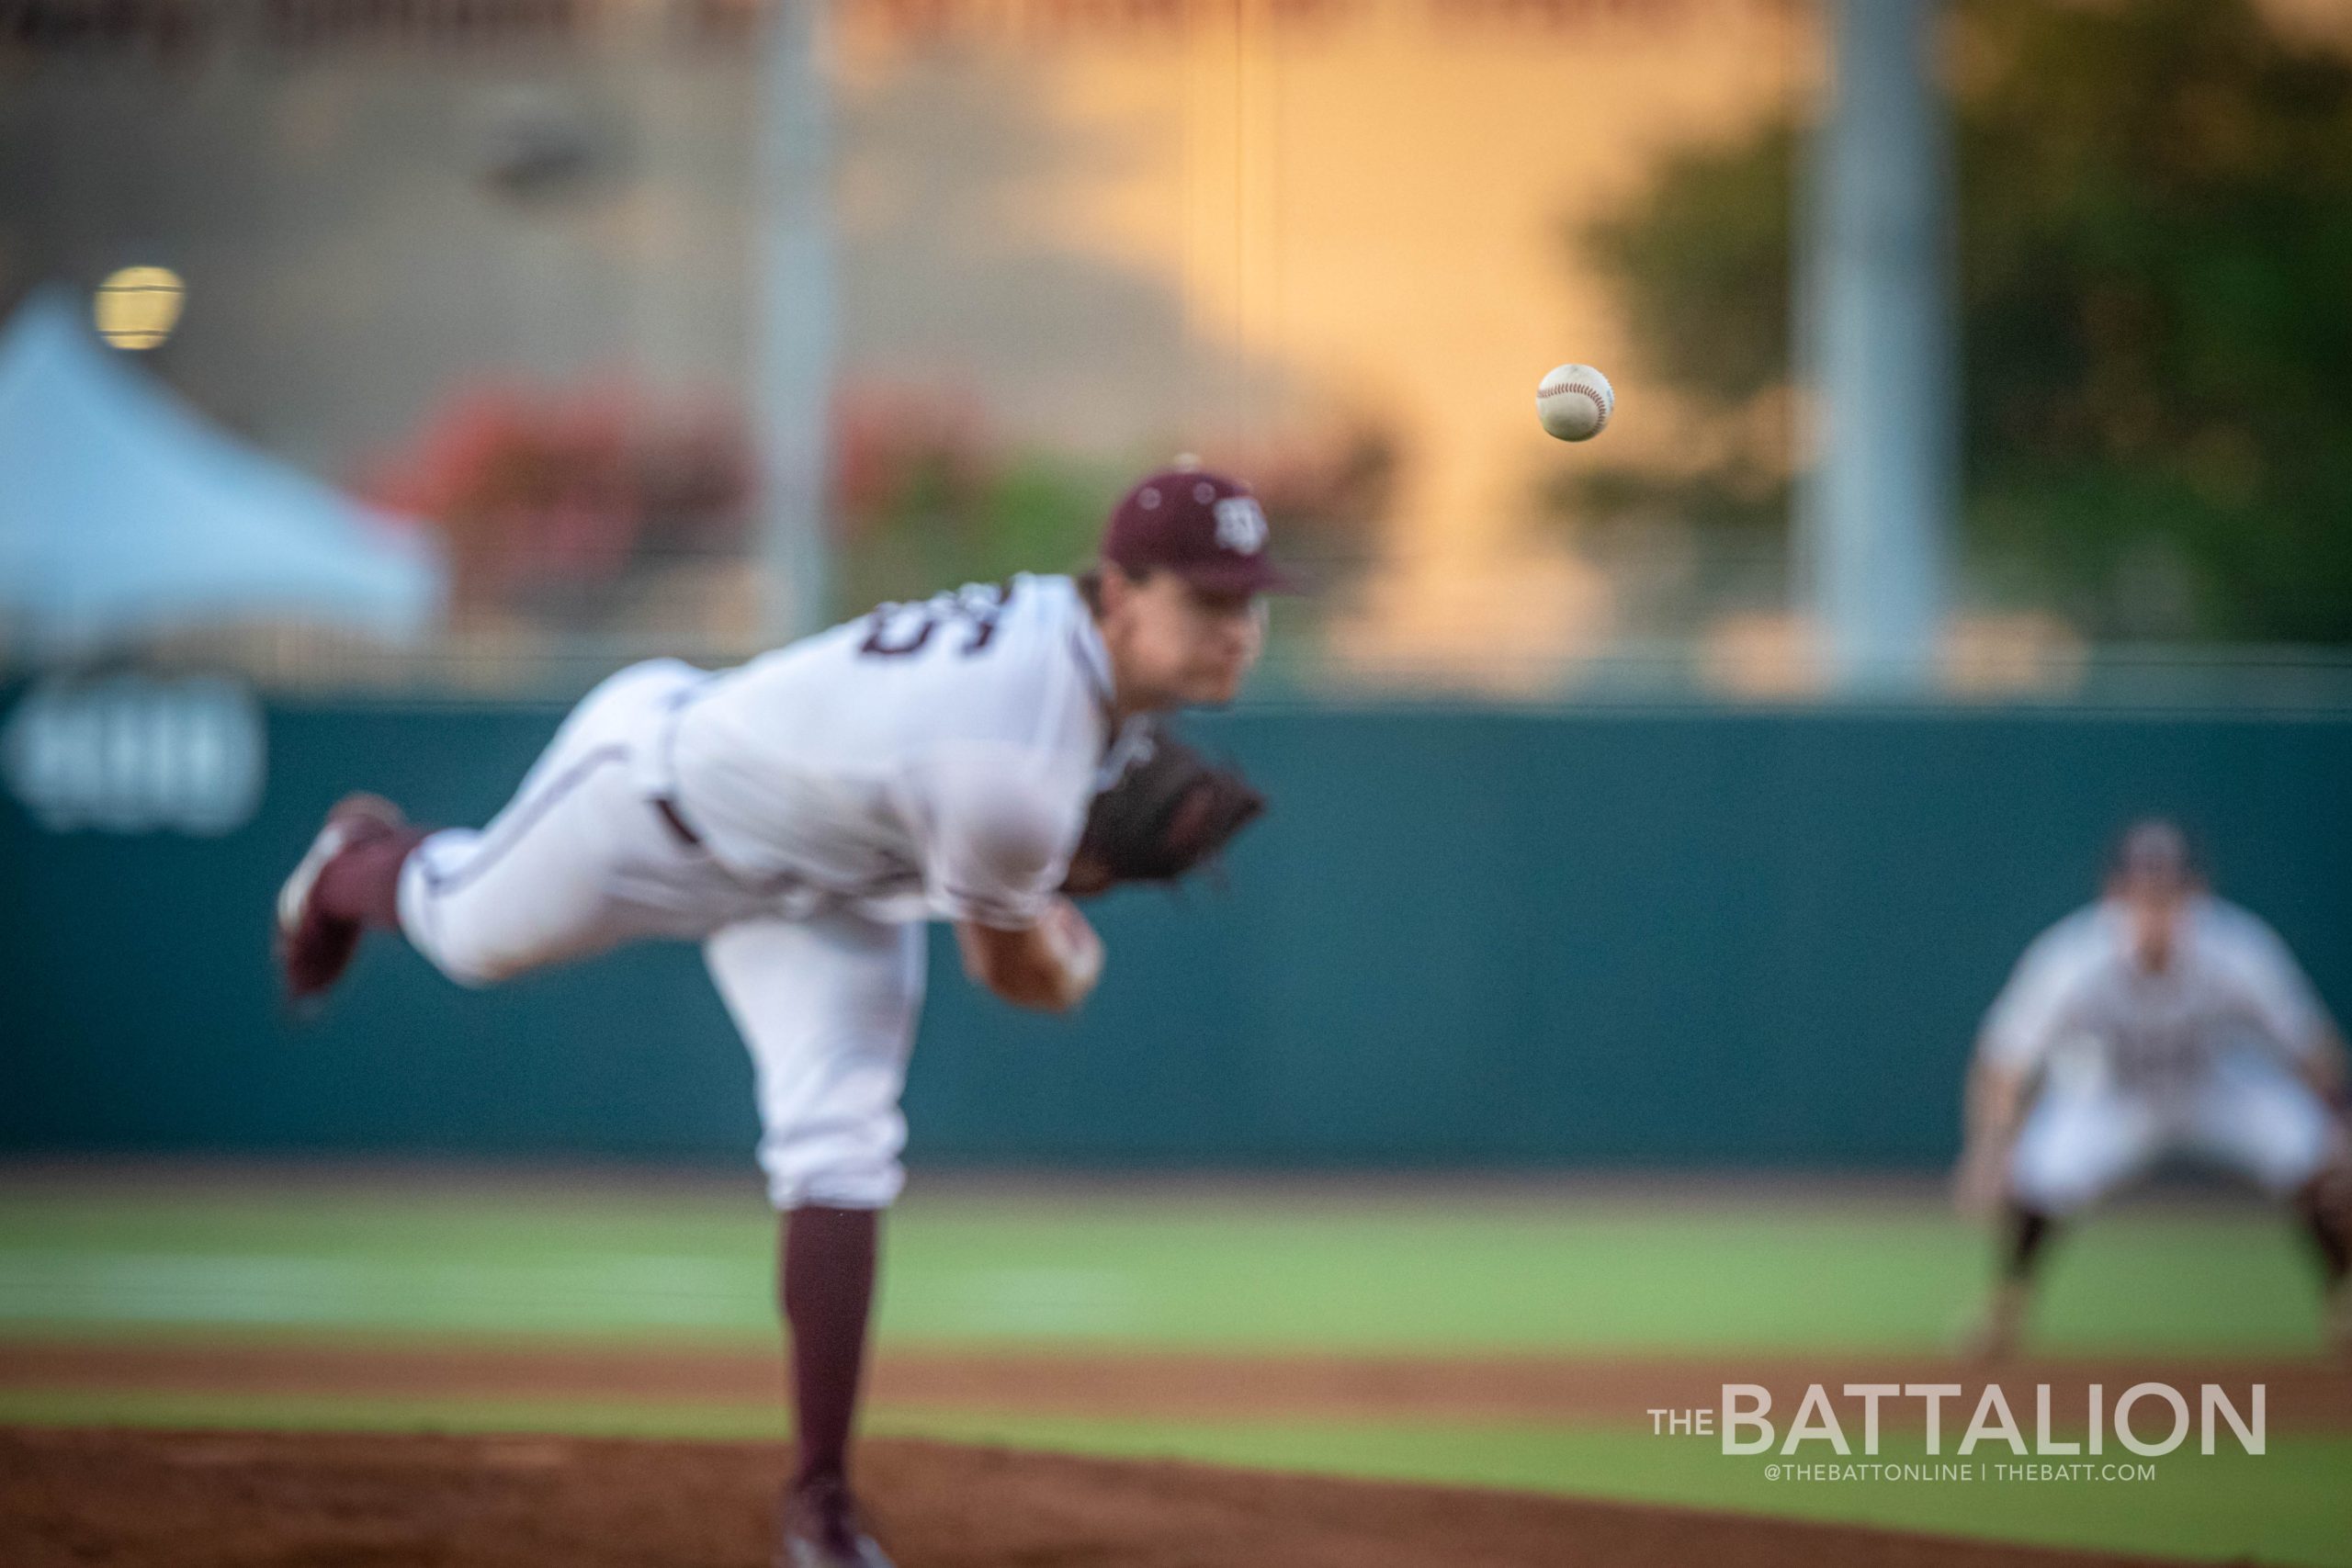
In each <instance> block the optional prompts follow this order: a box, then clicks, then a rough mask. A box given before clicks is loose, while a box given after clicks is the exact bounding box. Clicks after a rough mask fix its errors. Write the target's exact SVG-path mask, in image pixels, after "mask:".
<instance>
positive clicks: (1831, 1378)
mask: <svg viewBox="0 0 2352 1568" xmlns="http://www.w3.org/2000/svg"><path fill="white" fill-rule="evenodd" d="M1988 1377H1991V1378H1993V1379H1994V1380H1995V1381H1998V1382H2001V1383H2002V1384H2003V1385H2004V1389H2005V1392H2007V1393H2013V1394H2015V1393H2018V1392H2019V1391H2023V1395H2022V1396H2023V1397H2024V1398H2026V1399H2027V1400H2029V1401H2030V1399H2031V1397H2032V1395H2031V1390H2032V1388H2033V1385H2035V1384H2036V1383H2048V1384H2050V1385H2051V1395H2052V1408H2053V1410H2056V1411H2058V1412H2061V1413H2062V1416H2061V1419H2062V1421H2063V1420H2064V1414H2063V1413H2079V1412H2081V1411H2082V1410H2083V1409H2084V1408H2085V1393H2084V1389H2085V1385H2086V1384H2089V1383H2098V1384H2101V1385H2102V1386H2104V1388H2105V1389H2106V1390H2107V1397H2108V1398H2109V1400H2112V1399H2113V1398H2114V1397H2115V1396H2116V1395H2117V1394H2119V1393H2121V1392H2122V1391H2123V1390H2125V1389H2127V1388H2130V1387H2131V1385H2133V1384H2134V1383H2139V1382H2168V1383H2170V1384H2172V1385H2174V1386H2175V1387H2179V1388H2186V1389H2191V1390H2193V1389H2194V1388H2195V1387H2196V1386H2197V1385H2198V1384H2200V1383H2206V1382H2215V1383H2220V1384H2222V1385H2223V1387H2224V1388H2225V1389H2228V1390H2231V1391H2232V1392H2233V1397H2236V1396H2237V1395H2236V1391H2240V1390H2243V1389H2245V1387H2246V1386H2247V1385H2248V1384H2252V1383H2260V1384H2263V1385H2264V1387H2265V1389H2266V1390H2267V1413H2268V1420H2269V1426H2270V1429H2271V1430H2272V1431H2277V1432H2296V1431H2302V1432H2352V1363H2346V1362H2343V1361H2315V1360H2300V1361H2299V1360H2287V1359H2278V1360H2248V1359H2213V1358H2207V1359H2198V1358H2190V1357H2178V1358H2165V1359H2150V1358H2137V1359H2122V1358H2117V1359H2076V1360H2063V1361H2062V1360H2025V1361H2018V1362H2015V1363H2012V1364H2007V1365H2004V1366H2003V1367H2001V1368H2000V1369H1998V1371H1997V1372H1988V1371H1987V1370H1986V1369H1982V1368H1975V1367H1968V1366H1963V1365H1961V1364H1958V1363H1955V1362H1953V1361H1951V1360H1950V1359H1930V1358H1926V1357H1907V1358H1906V1357H1876V1358H1867V1357H1849V1358H1834V1359H1833V1358H1826V1357H1815V1358H1800V1359H1774V1358H1771V1357H1765V1356H1758V1357H1752V1358H1751V1357H1739V1358H1724V1359H1720V1360H1715V1361H1709V1360H1703V1359H1677V1360H1654V1361H1648V1360H1623V1359H1619V1360H1611V1359H1537V1358H1523V1359H1484V1360H1481V1359H1443V1360H1440V1359H1350V1358H1342V1357H1282V1358H1272V1357H1268V1358H1257V1357H1215V1356H1175V1355H1113V1354H1107V1353H1104V1354H1084V1353H1073V1352H1069V1351H1057V1352H1054V1353H1052V1354H1044V1353H1038V1354H1028V1355H1020V1354H1008V1353H992V1354H989V1355H985V1356H981V1355H964V1356H958V1355H947V1354H940V1353H937V1352H922V1353H914V1352H900V1351H886V1352H885V1353H884V1354H883V1355H882V1356H881V1357H880V1358H879V1359H878V1360H877V1363H876V1368H875V1375H874V1382H873V1385H872V1397H873V1400H874V1403H875V1404H877V1405H880V1406H889V1405H897V1406H900V1407H903V1408H910V1409H927V1410H986V1411H1001V1412H1008V1413H1021V1414H1034V1415H1057V1416H1122V1417H1132V1418H1137V1419H1143V1418H1170V1419H1213V1418H1216V1417H1220V1416H1232V1417H1264V1416H1289V1417H1301V1418H1309V1419H1312V1418H1356V1419H1365V1420H1378V1419H1394V1420H1464V1421H1476V1420H1539V1421H1540V1420H1595V1419H1598V1420H1610V1421H1627V1422H1638V1421H1641V1420H1643V1419H1645V1412H1647V1411H1649V1410H1652V1409H1657V1408H1659V1407H1670V1408H1675V1409H1695V1408H1704V1407H1707V1406H1711V1405H1714V1404H1718V1403H1719V1402H1720V1399H1721V1389H1722V1385H1723V1384H1724V1383H1727V1382H1744V1383H1760V1384H1762V1385H1764V1386H1765V1387H1766V1388H1767V1389H1769V1390H1770V1393H1771V1395H1772V1408H1773V1410H1775V1411H1781V1412H1786V1411H1793V1410H1794V1409H1795V1408H1796V1407H1797V1404H1799V1402H1800V1401H1801V1400H1802V1399H1803V1397H1804V1389H1805V1385H1806V1384H1808V1383H1812V1382H1818V1383H1821V1384H1823V1385H1824V1386H1825V1387H1826V1388H1828V1389H1829V1390H1830V1391H1831V1392H1832V1393H1835V1392H1836V1391H1837V1390H1838V1389H1839V1388H1841V1387H1842V1386H1843V1385H1844V1384H1846V1383H1849V1382H1853V1383H1866V1382H1877V1383H1925V1382H1949V1383H1958V1384H1959V1385H1961V1387H1962V1391H1963V1392H1962V1393H1961V1394H1960V1395H1958V1396H1955V1398H1954V1401H1953V1404H1954V1407H1955V1408H1957V1409H1960V1410H1963V1411H1964V1410H1967V1409H1970V1408H1973V1404H1974V1401H1975V1399H1976V1397H1977V1394H1978V1393H1979V1390H1980V1388H1981V1386H1982V1384H1983V1383H1984V1382H1986V1381H1987V1380H1988ZM0 1388H15V1389H47V1390H62V1391H107V1390H119V1389H140V1390H145V1391H149V1392H165V1393H220V1394H318V1395H328V1396H343V1397H392V1398H401V1397H416V1398H432V1397H459V1398H468V1399H481V1398H494V1399H594V1400H605V1401H609V1400H640V1401H660V1402H675V1403H681V1404H757V1405H763V1406H768V1407H780V1405H781V1402H782V1399H783V1395H784V1369H783V1359H782V1356H781V1355H780V1354H779V1353H778V1352H774V1351H770V1352H741V1351H699V1352H697V1351H681V1350H662V1351H648V1350H646V1349H643V1348H628V1349H612V1350H599V1349H585V1348H583V1349H568V1350H548V1349H545V1348H527V1349H526V1348H499V1349H481V1348H477V1349H447V1348H432V1349H406V1350H396V1349H385V1348H365V1349H362V1348H344V1347H324V1346H300V1345H293V1346H287V1345H257V1344H243V1345H235V1344H214V1345H205V1346H193V1345H189V1346H153V1345H120V1346H110V1345H104V1344H96V1345H85V1344H72V1343H50V1344H43V1343H10V1342H7V1341H5V1340H0ZM2027 1414H2028V1415H2030V1405H2029V1406H2028V1407H2027ZM1890 1418H1891V1419H1893V1420H1894V1421H1896V1422H1900V1421H1901V1420H1902V1419H1904V1415H1903V1413H1902V1410H1901V1408H1899V1407H1891V1408H1890Z"/></svg>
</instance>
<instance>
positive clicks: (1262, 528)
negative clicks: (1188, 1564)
mask: <svg viewBox="0 0 2352 1568" xmlns="http://www.w3.org/2000/svg"><path fill="white" fill-rule="evenodd" d="M1216 542H1217V546H1218V547H1219V548H1221V549H1227V550H1231V551H1232V552H1233V553H1234V554H1236V555H1243V556H1254V555H1256V554H1257V553H1258V552H1259V551H1260V550H1262V549H1264V548H1265V547H1266V513H1265V511H1264V509H1263V508H1262V507H1261V506H1260V505H1259V504H1258V498H1257V497H1256V496H1254V495H1228V496H1227V497H1226V498H1225V499H1224V500H1222V501H1220V502H1217V503H1216Z"/></svg>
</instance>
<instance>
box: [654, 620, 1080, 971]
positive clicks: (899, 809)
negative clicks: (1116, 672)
mask: <svg viewBox="0 0 2352 1568" xmlns="http://www.w3.org/2000/svg"><path fill="white" fill-rule="evenodd" d="M1113 740H1114V723H1113V718H1112V706H1111V671H1110V660H1109V657H1108V655H1107V654H1106V653H1105V651H1104V649H1103V642H1102V638H1101V637H1100V636H1099V635H1098V634H1097V633H1096V631H1095V627H1094V621H1093V616H1092V615H1091V613H1090V612H1089V610H1088V608H1087V605H1086V603H1085V601H1084V600H1083V598H1081V597H1080V593H1079V592H1078V588H1077V585H1076V584H1075V583H1073V582H1072V581H1070V580H1069V578H1066V577H1033V576H1026V575H1023V576H1020V577H1015V578H1014V579H1013V580H1012V582H1011V583H1010V584H1009V585H993V584H991V585H987V586H979V587H970V588H965V589H961V590H958V591H956V592H950V593H942V594H939V595H937V596H936V597H934V598H933V599H930V600H928V601H925V602H923V603H921V604H895V605H885V606H883V607H882V608H881V609H879V610H877V611H876V612H875V613H874V614H873V615H868V616H866V617H865V618H864V619H861V620H857V621H853V622H851V623H849V624H848V625H846V626H836V627H834V628H833V629H832V630H831V631H829V632H825V633H822V634H820V635H819V636H816V637H810V638H808V639H807V640H805V641H802V642H797V643H795V644H793V645H792V646H790V647H788V648H784V649H777V650H776V651H775V652H773V653H770V654H767V655H764V656H763V657H762V658H759V659H755V660H752V662H751V663H749V664H746V665H743V666H741V668H739V669H735V670H729V671H724V672H722V673H720V674H718V675H715V676H713V677H712V678H711V679H710V680H709V681H708V682H705V683H704V684H703V685H701V686H700V687H698V688H696V689H695V691H693V692H692V693H690V694H687V695H686V696H685V697H684V700H683V703H682V705H681V707H680V709H679V711H678V713H677V716H676V718H675V720H674V722H673V727H672V729H671V733H670V735H669V736H668V737H667V739H666V743H665V745H664V748H663V755H662V758H661V759H660V764H659V765H660V766H661V767H662V769H663V770H664V771H665V772H666V775H667V777H666V789H667V793H668V794H669V795H670V797H671V798H672V799H673V800H674V802H675V803H676V806H677V808H678V810H679V812H680V813H681V814H682V815H683V816H684V818H685V820H686V821H687V822H688V823H689V824H690V825H691V826H692V827H693V829H694V830H695V832H696V833H698V834H699V835H701V837H702V838H703V839H704V840H705V841H706V842H707V844H708V845H709V848H710V851H711V853H712V854H713V855H714V856H716V857H717V859H718V861H719V862H720V863H722V864H724V865H725V866H727V867H728V869H729V870H730V871H732V872H734V873H735V874H737V875H738V876H740V877H741V878H743V879H744V880H746V881H748V882H752V883H755V884H758V885H761V886H766V887H771V888H777V889H786V888H793V887H804V888H808V889H811V890H814V891H816V892H818V893H820V894H821V895H826V896H830V897H832V898H834V899H850V900H854V901H856V902H858V903H859V904H861V905H862V906H863V907H865V908H867V909H869V910H870V911H874V912H877V913H878V912H885V911H888V912H892V913H896V914H897V915H898V916H899V918H919V917H921V916H922V915H928V916H930V917H931V918H933V919H955V920H977V921H979V922H981V923H983V924H987V925H992V926H1000V927H1006V928H1020V927H1024V926H1029V925H1033V924H1035V922H1036V920H1037V919H1038V918H1039V917H1040V916H1042V915H1043V914H1044V912H1045V909H1046V904H1047V903H1048V901H1049V900H1050V899H1051V898H1052V897H1053V894H1054V890H1055V889H1056V888H1057V887H1058V886H1060V885H1061V881H1062V877H1063V874H1064V873H1065V871H1066V870H1067V868H1068V866H1069V857H1070V853H1071V852H1072V851H1073V850H1075V849H1076V848H1077V845H1078V839H1079V834H1080V831H1081V830H1082V829H1084V827H1085V825H1086V811H1087V807H1088V805H1089V803H1090V802H1091V800H1092V799H1093V796H1094V794H1095V789H1096V784H1097V779H1098V774H1099V773H1100V772H1101V770H1102V768H1103V761H1104V758H1105V755H1106V753H1107V752H1108V751H1109V750H1110V749H1111V745H1112V742H1113Z"/></svg>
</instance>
